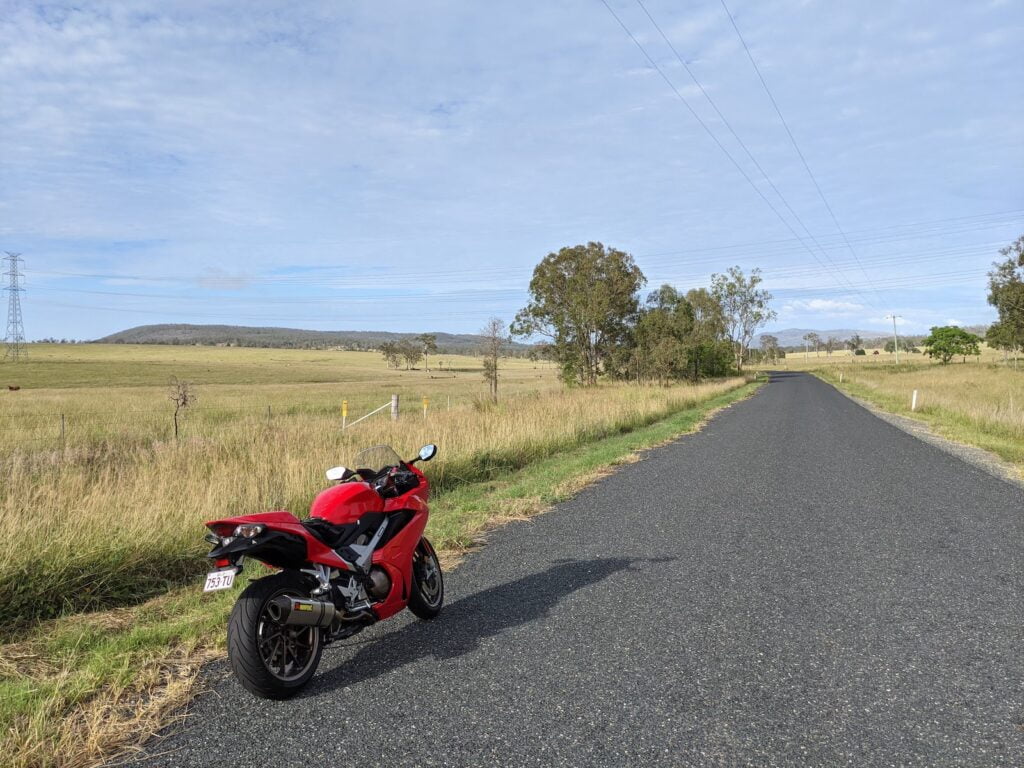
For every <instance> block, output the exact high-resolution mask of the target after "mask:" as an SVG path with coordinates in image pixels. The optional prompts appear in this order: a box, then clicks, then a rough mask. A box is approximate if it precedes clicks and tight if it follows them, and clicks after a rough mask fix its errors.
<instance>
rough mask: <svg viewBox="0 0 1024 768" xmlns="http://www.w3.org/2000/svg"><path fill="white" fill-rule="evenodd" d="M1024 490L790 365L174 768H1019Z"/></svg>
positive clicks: (243, 715)
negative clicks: (429, 612) (441, 607)
mask: <svg viewBox="0 0 1024 768" xmlns="http://www.w3.org/2000/svg"><path fill="white" fill-rule="evenodd" d="M1022 549H1024V490H1021V489H1020V488H1017V487H1015V486H1012V485H1009V484H1007V483H1005V482H1003V481H1001V480H998V479H996V478H994V477H992V476H990V475H988V474H986V473H984V472H982V471H980V470H978V469H976V468H974V467H972V466H969V465H967V464H965V463H963V462H961V461H960V460H959V459H956V458H954V457H953V456H950V455H948V454H946V453H944V452H942V451H940V450H939V449H937V448H935V447H933V446H931V445H928V444H925V443H923V442H920V441H918V440H916V439H914V438H913V437H911V436H909V435H907V434H905V433H903V432H901V431H899V430H898V429H896V428H894V427H892V426H890V425H888V424H886V423H884V422H883V421H881V420H879V419H877V418H876V417H874V416H872V415H871V414H870V413H868V412H867V411H866V410H864V409H862V408H861V407H859V406H857V405H855V404H853V403H852V402H850V401H849V400H847V399H846V398H844V397H843V396H842V395H840V394H838V393H837V392H835V391H834V390H833V389H832V388H831V387H829V386H827V385H825V384H823V383H821V382H819V381H817V380H815V379H813V378H811V377H810V376H806V375H799V374H778V375H776V376H773V378H772V382H771V383H770V384H769V385H768V386H767V387H764V388H762V390H761V391H760V392H759V393H758V394H757V395H756V396H755V397H753V398H751V399H749V400H747V401H744V402H742V403H740V404H738V405H736V406H734V407H732V408H730V409H728V410H727V411H725V412H723V413H722V414H720V415H719V416H718V417H717V418H715V419H714V420H713V421H712V422H711V423H710V424H709V425H707V426H706V427H705V429H704V430H703V431H702V432H700V433H698V434H695V435H692V436H689V437H685V438H683V439H681V440H679V441H677V442H675V443H673V444H671V445H668V446H666V447H663V448H659V449H657V450H655V451H652V452H651V453H650V454H649V455H648V457H647V458H646V459H645V460H644V461H642V462H640V463H638V464H634V465H628V466H626V467H624V468H622V469H621V470H620V471H619V472H617V473H616V474H614V475H612V476H611V477H608V478H606V479H604V480H602V481H601V482H599V483H597V484H595V485H593V486H591V487H589V488H587V489H586V490H585V491H583V492H582V493H580V494H579V495H578V496H577V497H575V498H574V499H572V500H571V501H569V502H566V503H564V504H561V505H559V506H558V507H557V508H556V509H555V510H553V511H552V512H550V513H549V514H546V515H543V516H541V517H539V518H536V519H534V520H533V521H532V522H529V523H517V524H514V525H510V526H508V527H506V528H503V529H501V530H498V531H495V532H494V533H492V534H491V536H490V537H489V543H488V545H487V546H486V547H485V548H483V549H482V550H480V551H479V552H476V553H474V554H473V555H472V556H470V557H469V558H468V559H467V560H466V561H465V562H464V564H463V565H462V566H461V567H460V568H458V569H457V570H456V571H454V572H453V573H451V574H450V576H449V578H448V581H447V588H448V604H447V606H446V608H445V611H444V613H443V614H442V616H441V618H439V619H438V620H437V621H435V622H433V623H424V622H419V621H415V620H413V619H412V617H411V615H409V614H404V615H403V616H402V617H399V618H398V619H396V620H391V621H387V622H384V623H382V624H380V625H377V626H376V627H373V628H371V629H370V630H368V631H366V632H364V633H362V634H361V635H359V636H357V637H355V638H353V639H352V640H350V641H348V642H347V643H345V644H342V645H339V646H334V647H332V648H331V649H329V650H328V651H327V652H326V653H325V655H324V660H323V662H322V665H321V669H320V672H319V673H318V675H317V677H316V678H315V679H314V681H313V683H312V684H311V685H310V687H309V688H308V689H307V691H306V692H305V693H304V695H300V696H299V697H298V698H295V699H292V700H291V701H287V702H267V701H260V700H257V699H255V698H253V697H252V696H250V695H249V694H248V693H246V692H245V691H244V690H243V689H242V688H241V687H240V686H239V685H237V684H236V683H235V682H234V680H232V679H231V678H230V677H229V676H228V675H227V672H226V668H225V666H224V665H215V666H214V667H213V668H212V669H211V670H210V673H209V674H210V675H212V676H213V678H214V685H213V690H212V692H210V693H207V694H204V695H203V696H201V697H200V698H199V699H198V700H197V701H196V702H194V704H193V706H192V708H191V713H190V715H189V717H188V718H187V720H186V721H185V723H184V724H183V725H182V726H178V727H176V728H173V729H172V730H171V731H170V733H169V734H166V735H164V736H163V737H161V738H159V739H157V740H155V741H154V742H152V743H151V745H150V747H149V757H148V758H147V759H146V761H145V762H146V764H148V765H153V766H202V765H225V766H228V765H238V764H246V765H279V766H299V765H310V766H313V765H315V766H326V765H355V766H389V768H390V767H394V766H407V765H408V766H412V765H416V766H427V765H443V766H504V765H508V766H559V765H565V766H589V765H600V766H661V765H666V766H700V765H856V766H867V765H870V766H888V765H984V766H996V765H1007V766H1010V765H1013V766H1021V765H1024V607H1022V597H1024V559H1022V555H1021V553H1022Z"/></svg>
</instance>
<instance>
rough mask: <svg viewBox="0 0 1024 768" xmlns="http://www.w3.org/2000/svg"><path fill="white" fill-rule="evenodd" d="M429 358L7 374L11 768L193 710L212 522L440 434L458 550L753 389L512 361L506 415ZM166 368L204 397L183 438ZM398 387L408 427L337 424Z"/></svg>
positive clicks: (438, 470) (5, 736)
mask: <svg viewBox="0 0 1024 768" xmlns="http://www.w3.org/2000/svg"><path fill="white" fill-rule="evenodd" d="M441 360H444V370H443V371H442V370H440V369H439V368H440V363H441ZM431 362H432V366H431V367H432V368H437V369H436V370H433V371H431V372H429V373H428V372H427V371H425V370H413V371H404V370H389V369H387V368H386V367H385V365H384V362H383V360H382V359H381V358H380V356H379V355H376V354H373V353H354V352H309V351H287V350H271V349H268V350H259V349H235V348H232V349H218V348H199V347H196V348H192V347H129V346H98V345H88V346H59V347H58V346H50V347H45V346H43V347H37V346H34V347H33V348H32V349H31V358H30V360H29V361H28V362H25V363H18V364H10V363H8V364H0V387H2V389H0V479H2V480H0V538H2V540H3V541H4V543H5V546H4V549H3V552H2V553H0V620H2V624H0V626H2V630H0V750H2V751H3V753H4V754H5V755H7V756H8V757H9V758H10V764H11V765H13V766H18V768H30V767H32V768H39V767H42V766H46V767H53V766H61V767H62V768H64V767H67V766H82V765H90V764H92V763H93V761H95V760H96V759H97V757H98V756H102V755H109V754H110V753H111V752H112V751H116V750H117V749H119V748H122V747H124V746H125V745H127V744H130V743H131V742H132V741H133V740H135V739H137V738H139V737H140V735H142V734H144V733H145V732H146V731H147V730H150V729H152V728H154V727H156V726H157V725H158V724H160V723H161V722H163V720H164V718H165V717H166V715H167V712H168V711H170V710H171V709H172V708H173V707H175V706H177V705H180V703H181V702H182V701H183V700H184V698H185V697H186V696H187V694H188V691H189V689H190V687H191V685H192V681H193V680H194V678H195V674H196V671H197V669H198V667H199V665H200V663H201V662H202V661H203V660H204V659H207V658H209V657H210V656H211V655H217V654H219V653H221V652H222V651H221V650H220V649H221V648H222V638H223V632H224V622H225V617H226V613H227V611H228V610H229V608H230V605H231V601H232V600H233V598H234V594H233V593H230V592H229V593H224V594H218V595H215V596H203V595H201V594H200V593H199V592H198V586H197V583H195V580H196V578H197V577H198V576H199V574H200V573H201V572H202V571H203V570H204V569H205V565H206V563H205V558H204V557H203V555H204V554H205V551H206V549H207V545H206V544H205V543H204V542H203V540H202V534H203V532H204V531H203V527H202V522H203V521H204V520H207V519H211V518H214V517H222V516H225V515H233V514H239V513H242V512H251V511H259V510H264V509H278V508H284V509H290V510H292V511H294V512H296V513H297V514H299V515H300V516H301V515H303V514H304V513H305V512H306V510H307V509H308V505H309V503H310V501H311V500H312V498H313V496H314V495H315V493H316V492H317V491H319V490H320V489H321V488H322V487H323V486H324V485H325V481H324V479H323V471H324V469H326V468H327V467H330V466H333V465H336V464H339V463H345V462H346V461H347V460H349V459H351V458H352V456H353V455H354V454H355V453H356V452H357V451H359V450H361V449H362V448H365V447H367V446H370V445H374V444H378V443H390V444H392V445H394V446H395V447H396V448H398V450H399V451H400V452H403V453H405V454H408V455H412V454H413V453H415V451H416V450H417V449H418V448H419V446H420V445H422V444H424V443H426V442H436V443H437V444H438V446H439V454H438V458H437V459H436V460H435V461H433V462H431V463H430V464H429V465H428V466H427V471H428V474H429V475H430V477H431V480H432V483H433V484H434V487H435V489H436V490H437V492H438V493H437V496H436V498H435V499H434V502H433V503H432V515H431V522H430V528H429V530H428V533H429V535H430V536H431V537H432V539H433V540H434V541H435V542H436V544H437V545H438V546H439V549H442V550H443V552H447V553H448V555H449V556H451V554H452V553H453V552H458V551H462V550H464V549H465V548H466V547H467V546H469V545H471V544H472V543H473V542H474V541H475V540H476V537H477V536H478V535H479V532H480V531H482V530H484V529H486V528H488V527H490V526H492V525H494V524H496V523H499V522H500V521H502V520H508V519H515V518H517V517H521V516H523V515H527V514H532V513H535V512H537V511H540V510H541V509H542V508H543V507H544V506H545V505H546V504H547V503H550V502H551V501H552V500H555V499H557V498H562V497H564V494H566V493H571V492H572V490H573V489H575V488H578V487H579V483H580V481H581V479H582V478H588V477H592V476H593V475H594V473H595V472H600V471H601V470H602V468H603V467H607V466H608V465H610V464H613V463H615V462H617V461H621V460H623V459H624V457H627V456H629V455H631V453H632V451H634V450H636V449H637V448H640V447H644V446H646V445H650V444H654V443H656V442H659V441H661V440H665V439H668V438H671V437H673V436H675V435H678V434H680V433H681V432H685V431H688V430H691V429H693V428H695V427H696V425H698V424H699V423H700V420H701V419H702V418H703V417H704V415H705V414H706V413H708V412H709V411H710V410H712V409H713V408H715V407H718V406H722V405H725V404H727V403H729V402H731V401H733V400H735V399H736V398H738V397H740V396H742V394H744V393H746V392H749V391H751V387H749V386H744V384H745V381H744V379H743V378H734V379H729V380H725V381H718V382H708V383H704V384H701V385H697V386H688V385H679V386H674V387H667V388H662V387H647V386H636V385H606V386H600V387H597V388H593V389H589V390H582V389H564V388H563V387H562V385H561V384H560V383H559V382H558V380H557V375H556V371H555V370H554V369H553V368H552V367H551V366H550V365H548V364H534V363H531V362H528V361H521V360H503V361H502V368H501V376H502V378H501V388H502V398H501V402H500V403H499V404H498V405H496V406H495V405H493V404H491V403H490V402H489V401H488V400H487V397H486V384H485V382H484V380H483V377H482V375H481V370H482V367H481V365H480V361H479V360H475V359H472V358H465V357H462V358H457V357H447V356H444V357H442V358H440V359H438V360H432V361H431ZM171 376H177V377H178V378H180V379H185V380H188V381H191V382H193V383H194V384H195V388H196V391H197V393H198V397H199V400H198V403H197V404H196V405H195V406H194V407H192V408H190V409H189V410H188V412H187V414H186V415H185V417H184V420H183V422H182V428H181V434H180V437H179V439H177V440H175V439H174V437H173V430H172V418H171V415H172V410H173V406H172V404H171V402H170V400H169V399H168V386H167V381H168V379H169V378H170V377H171ZM9 385H14V386H20V387H21V388H20V389H19V390H17V391H10V390H9V389H8V388H7V387H8V386H9ZM392 393H397V394H399V395H400V398H401V401H402V409H401V415H400V418H399V420H398V421H394V422H393V421H391V419H390V417H389V415H388V413H387V411H385V412H383V413H381V414H378V415H376V416H373V417H371V418H369V419H367V420H366V421H365V422H363V423H361V424H358V425H356V426H354V427H352V428H350V429H348V430H346V431H344V432H343V431H342V430H341V408H340V406H341V402H342V400H343V399H347V400H348V401H349V420H350V421H352V420H354V419H355V418H357V417H358V416H359V415H361V414H362V413H365V412H367V411H369V410H371V409H372V408H374V407H376V406H378V405H381V404H383V403H385V402H387V401H388V400H389V399H390V396H391V394H392ZM424 396H426V397H428V398H429V399H430V406H429V408H428V410H427V413H426V416H424V414H423V410H422V398H423V397H424ZM268 406H269V411H268ZM61 414H64V426H65V434H64V438H63V440H62V439H61V436H60V415H61Z"/></svg>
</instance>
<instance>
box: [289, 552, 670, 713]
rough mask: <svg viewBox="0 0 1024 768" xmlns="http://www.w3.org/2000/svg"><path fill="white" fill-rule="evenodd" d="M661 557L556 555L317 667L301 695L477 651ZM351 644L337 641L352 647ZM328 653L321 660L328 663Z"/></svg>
mask: <svg viewBox="0 0 1024 768" xmlns="http://www.w3.org/2000/svg"><path fill="white" fill-rule="evenodd" d="M674 559H676V558H674V557H660V558H600V559H596V560H558V561H555V563H554V565H552V566H551V567H550V568H548V569H546V570H544V571H541V572H539V573H533V574H530V575H529V576H524V577H523V578H521V579H518V580H516V581H511V582H508V583H506V584H501V585H499V586H496V587H491V588H489V589H485V590H483V591H481V592H477V593H476V594H473V595H470V596H468V597H464V598H462V599H461V600H457V601H456V602H454V603H451V604H448V605H446V606H445V607H444V610H442V611H441V615H440V616H438V618H437V619H436V620H434V621H430V622H425V621H414V622H412V623H409V624H406V625H405V626H403V627H402V628H401V629H399V630H398V631H396V632H385V633H382V634H381V635H378V636H376V637H374V638H373V640H372V642H367V643H365V644H361V645H362V647H361V648H360V649H359V650H358V651H357V652H356V653H355V654H354V655H353V656H351V657H350V658H348V659H346V660H345V661H343V662H341V663H339V664H338V665H337V666H336V667H334V668H333V669H324V668H323V667H321V670H322V671H321V673H320V674H319V675H317V676H316V677H314V678H313V680H312V681H311V684H310V685H309V687H308V688H307V689H306V690H305V691H304V692H303V693H301V694H299V697H300V698H305V697H310V696H317V695H319V694H322V693H326V692H329V691H331V690H334V689H336V688H344V687H348V686H350V685H356V684H358V683H362V682H366V681H368V680H372V679H373V678H375V677H377V676H379V675H384V674H388V673H389V672H392V671H394V670H395V669H397V668H399V667H402V666H405V665H406V664H411V663H414V662H416V661H419V660H420V659H423V658H426V657H432V658H434V659H437V660H439V661H444V660H448V659H454V658H457V657H459V656H462V655H463V654H466V653H470V652H471V651H474V650H476V649H477V648H478V647H479V645H480V641H481V640H483V639H485V638H488V637H493V636H494V635H497V634H500V633H501V632H503V631H504V630H506V629H510V628H512V627H516V626H519V625H522V624H528V623H530V622H532V621H536V620H538V619H541V618H543V617H544V616H546V615H547V614H548V612H549V611H550V610H551V609H552V608H553V607H554V606H555V605H556V604H557V603H558V602H559V600H561V599H562V598H564V597H566V596H567V595H570V594H572V593H573V592H575V591H577V590H579V589H582V588H583V587H587V586H590V585H592V584H596V583H598V582H600V581H603V580H604V579H606V578H608V577H609V576H611V575H613V574H615V573H618V572H620V571H627V570H639V569H638V568H636V566H637V565H638V564H641V563H658V562H665V561H667V560H674ZM350 647H351V646H350V645H349V646H341V648H350ZM331 655H333V654H331V653H330V652H328V653H327V654H326V655H325V657H324V661H325V662H327V663H330V657H331Z"/></svg>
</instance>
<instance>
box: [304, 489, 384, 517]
mask: <svg viewBox="0 0 1024 768" xmlns="http://www.w3.org/2000/svg"><path fill="white" fill-rule="evenodd" d="M383 511H384V499H382V498H381V497H380V494H378V493H377V492H376V491H375V490H373V488H371V487H370V486H369V484H368V483H342V484H341V485H335V486H333V487H331V488H328V489H327V490H325V491H321V492H320V494H319V495H318V496H317V497H316V498H315V499H313V505H312V506H311V507H310V508H309V516H310V517H321V518H323V519H324V520H327V521H328V522H330V523H334V524H335V525H340V524H342V523H353V522H355V521H356V520H358V519H359V518H361V517H362V516H363V515H365V514H367V513H369V512H383Z"/></svg>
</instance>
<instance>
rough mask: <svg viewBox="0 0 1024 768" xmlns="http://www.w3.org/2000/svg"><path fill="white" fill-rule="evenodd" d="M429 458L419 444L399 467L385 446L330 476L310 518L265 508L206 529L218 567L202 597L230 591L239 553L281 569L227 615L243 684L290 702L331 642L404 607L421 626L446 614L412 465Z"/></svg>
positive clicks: (234, 664)
mask: <svg viewBox="0 0 1024 768" xmlns="http://www.w3.org/2000/svg"><path fill="white" fill-rule="evenodd" d="M436 453H437V446H436V445H426V446H424V447H423V448H422V449H421V450H420V452H419V456H417V457H416V458H415V459H412V460H410V461H402V459H401V458H399V456H398V454H396V453H395V451H394V450H393V449H392V448H390V447H389V446H377V447H375V448H370V449H369V450H366V451H363V452H362V453H360V454H359V455H358V456H356V458H355V462H354V463H355V465H356V466H357V467H359V468H358V469H347V468H345V467H334V468H333V469H330V470H328V471H327V479H328V480H330V481H332V482H334V483H336V484H335V485H334V486H333V487H331V488H328V489H327V490H325V491H323V492H321V493H320V494H319V495H318V496H317V497H316V499H315V500H314V501H313V505H312V507H311V509H310V516H309V518H307V519H305V520H299V519H298V518H297V517H295V515H293V514H291V513H290V512H263V513H260V514H253V515H242V516H241V517H232V518H227V519H224V520H213V521H211V522H208V523H207V524H206V527H207V528H209V529H210V532H209V533H207V534H206V540H207V541H209V542H210V543H211V544H213V549H212V550H211V552H210V554H209V555H208V557H209V558H211V559H212V560H213V561H214V563H215V565H216V570H214V571H212V572H211V573H209V574H208V575H207V577H206V584H205V586H204V587H203V591H204V592H214V591H217V590H221V589H228V588H229V587H231V586H232V585H233V584H234V580H235V576H237V575H238V574H239V573H241V572H242V560H243V559H244V558H246V557H251V558H254V559H256V560H259V561H261V562H263V563H266V564H267V565H269V566H272V567H274V568H277V569H280V570H279V572H278V573H275V574H273V575H270V576H265V577H263V578H261V579H258V580H256V581H254V582H252V583H251V584H250V585H249V586H248V587H246V588H245V590H244V591H243V592H242V594H241V595H239V597H238V601H237V602H236V603H235V606H234V609H233V610H232V611H231V619H230V621H229V622H228V659H229V660H230V662H231V668H232V669H233V670H234V672H235V675H236V676H237V677H238V680H239V682H241V683H242V685H243V686H245V688H247V689H248V690H249V691H251V692H252V693H254V694H256V695H257V696H262V697H264V698H268V699H284V698H287V697H289V696H292V695H293V694H295V693H296V692H297V691H298V690H299V689H300V688H302V687H303V686H304V685H305V684H306V683H307V682H309V680H310V678H311V677H313V674H314V673H315V672H316V668H317V665H318V664H319V663H320V655H321V654H322V653H323V649H324V646H326V645H328V644H329V643H332V642H334V641H335V640H340V639H342V638H346V637H351V636H352V635H354V634H355V633H357V632H359V631H360V630H362V629H363V628H365V627H367V626H369V625H370V624H373V623H374V622H377V621H380V620H381V619H386V618H388V617H389V616H393V615H395V614H396V613H398V612H399V611H401V610H402V609H403V608H405V607H406V606H408V607H409V610H410V611H412V612H413V613H414V614H415V615H416V616H418V617H419V618H421V619H428V620H429V619H433V618H435V617H436V616H437V615H438V613H440V612H441V606H442V605H443V603H444V580H443V577H442V575H441V565H440V563H439V562H438V560H437V554H436V553H435V552H434V548H433V547H432V546H431V545H430V542H429V541H427V539H426V537H425V536H424V535H423V530H424V528H425V527H426V525H427V517H428V515H429V509H428V507H427V498H428V496H429V494H430V484H429V483H428V482H427V478H426V476H425V475H424V474H423V472H421V471H420V470H419V469H418V468H417V467H416V466H415V465H416V462H418V461H430V459H432V458H434V455H435V454H436Z"/></svg>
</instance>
